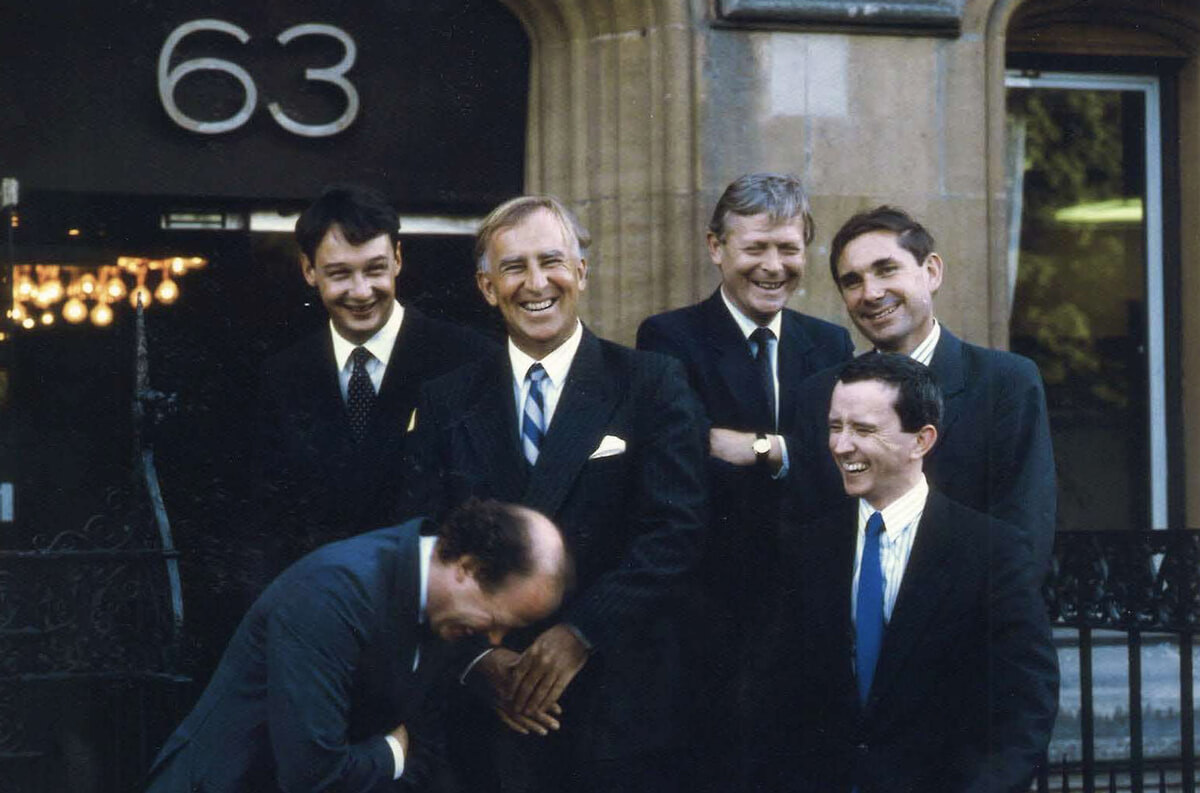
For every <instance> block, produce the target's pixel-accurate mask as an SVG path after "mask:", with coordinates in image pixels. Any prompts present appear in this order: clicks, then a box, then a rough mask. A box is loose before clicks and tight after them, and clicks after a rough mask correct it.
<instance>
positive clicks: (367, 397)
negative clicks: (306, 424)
mask: <svg viewBox="0 0 1200 793" xmlns="http://www.w3.org/2000/svg"><path fill="white" fill-rule="evenodd" d="M372 357H373V356H372V355H371V353H370V352H369V351H368V350H367V348H366V347H355V348H354V352H352V353H350V360H351V361H353V362H354V368H353V369H351V370H350V387H349V388H348V389H347V391H346V410H347V411H348V412H349V414H350V437H352V438H353V439H354V442H355V443H358V442H359V441H361V440H362V439H363V437H364V436H365V435H366V434H367V420H368V419H370V418H371V407H372V406H373V405H374V404H375V386H373V385H372V384H371V377H370V375H368V374H367V361H369V360H371V358H372Z"/></svg>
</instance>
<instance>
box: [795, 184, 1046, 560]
mask: <svg viewBox="0 0 1200 793" xmlns="http://www.w3.org/2000/svg"><path fill="white" fill-rule="evenodd" d="M829 267H830V272H831V273H832V275H833V279H834V282H835V283H836V284H837V287H838V291H839V293H840V294H841V296H842V300H843V301H845V303H846V311H847V313H848V314H849V315H850V319H851V320H852V321H853V322H854V324H855V326H857V327H858V329H859V330H860V331H861V332H862V334H863V335H864V336H866V337H867V339H869V340H870V341H871V343H872V344H873V345H874V346H875V349H876V350H877V351H878V352H888V353H897V354H901V355H908V356H910V357H912V358H913V359H915V360H916V361H918V362H920V363H922V364H925V365H926V366H928V367H929V370H930V372H932V374H933V377H934V380H935V381H937V383H938V385H939V386H940V387H941V390H942V393H943V395H944V398H945V403H946V415H945V418H944V420H943V427H942V433H941V441H940V442H939V443H938V445H937V448H935V449H934V451H933V453H932V454H931V455H930V456H929V459H928V460H927V461H926V465H925V472H926V474H927V475H928V477H929V481H930V482H932V483H933V484H934V485H935V486H937V487H938V488H940V489H941V490H942V492H944V493H945V494H946V495H948V496H950V497H951V498H953V499H955V500H957V501H960V502H961V503H963V504H965V505H967V506H969V507H971V508H973V509H977V510H979V511H980V512H985V513H987V514H988V515H991V516H992V517H994V518H998V519H1000V520H1003V521H1005V522H1007V523H1011V524H1012V525H1013V526H1016V528H1017V530H1018V531H1019V532H1020V537H1021V540H1022V542H1023V543H1024V544H1025V545H1026V546H1027V547H1028V549H1029V551H1030V559H1031V561H1032V563H1033V564H1034V565H1035V569H1036V570H1037V571H1038V572H1039V573H1040V572H1041V571H1044V570H1046V569H1047V566H1048V564H1049V559H1050V551H1051V548H1052V546H1053V543H1054V528H1055V506H1056V500H1057V491H1056V487H1055V479H1054V454H1053V452H1052V450H1051V445H1050V422H1049V418H1048V416H1047V412H1046V398H1045V394H1044V392H1043V389H1042V381H1041V376H1040V375H1039V374H1038V371H1037V367H1036V366H1035V365H1034V364H1033V362H1032V361H1030V360H1028V359H1027V358H1023V357H1021V356H1019V355H1015V354H1013V353H1010V352H1004V351H1000V350H990V349H987V348H985V347H979V346H976V345H974V344H968V343H967V342H965V341H962V340H960V339H959V338H957V337H956V336H954V335H953V334H952V333H951V332H950V331H949V329H948V328H946V327H944V326H943V325H941V324H940V323H939V322H938V321H937V319H936V318H935V317H934V309H933V298H934V295H935V294H936V293H937V291H938V289H939V288H940V287H941V285H942V278H943V274H944V271H945V265H944V263H943V262H942V258H941V256H939V255H938V254H937V252H936V251H935V250H934V241H933V237H932V235H930V233H929V232H928V231H927V230H926V229H925V228H924V226H922V225H921V224H920V223H918V222H917V221H916V220H915V219H913V218H912V217H911V216H910V215H909V214H908V213H906V212H904V211H903V210H901V209H897V208H895V207H889V206H881V207H877V208H875V209H873V210H870V211H867V212H862V213H859V214H857V215H855V216H854V217H852V218H850V219H849V220H848V221H846V223H845V224H843V226H842V228H841V229H840V230H839V231H838V233H837V234H836V235H834V238H833V243H832V245H831V247H830V258H829ZM832 389H833V374H832V372H831V371H830V372H823V373H820V374H818V375H816V376H814V377H812V378H810V379H809V380H808V381H807V382H805V383H804V386H803V389H802V394H801V397H800V399H799V410H800V412H799V416H798V418H797V426H798V430H797V431H798V433H800V434H801V436H802V438H803V441H802V442H801V443H799V446H800V447H801V448H803V449H804V450H805V454H806V457H805V459H804V460H802V461H801V462H800V464H799V465H797V466H796V467H795V468H794V469H793V473H794V479H793V485H794V487H793V490H794V491H795V493H796V496H797V508H798V510H801V511H808V512H810V513H811V512H812V511H813V510H812V509H811V507H812V506H813V505H819V504H820V503H821V502H822V500H823V499H824V498H827V497H832V498H836V497H837V494H838V493H839V492H840V481H839V477H838V472H837V470H836V468H835V467H834V466H833V465H832V462H831V461H830V459H829V457H828V456H827V455H823V454H820V453H819V451H818V450H819V449H820V448H821V439H822V437H823V435H824V432H825V418H826V416H825V407H826V406H827V405H828V402H829V394H830V392H831V390H832Z"/></svg>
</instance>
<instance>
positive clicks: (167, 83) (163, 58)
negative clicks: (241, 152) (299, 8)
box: [158, 19, 358, 138]
mask: <svg viewBox="0 0 1200 793" xmlns="http://www.w3.org/2000/svg"><path fill="white" fill-rule="evenodd" d="M202 30H211V31H216V32H218V33H226V34H228V35H230V36H233V37H234V38H236V39H237V40H238V41H239V42H241V43H242V44H245V43H246V42H247V41H249V40H250V34H249V33H247V32H246V31H245V30H244V29H243V28H241V27H238V26H237V25H234V24H232V23H230V22H224V21H222V20H220V19H195V20H192V21H191V22H185V23H183V24H182V25H180V26H179V27H177V28H175V30H173V31H171V35H169V36H167V40H166V42H165V43H164V44H163V48H162V51H161V52H160V53H159V54H158V96H159V99H161V100H162V106H163V110H165V111H167V115H168V116H170V117H171V120H172V121H174V122H175V123H176V124H178V125H179V126H181V127H183V128H184V129H186V130H190V131H192V132H199V133H201V134H204V135H219V134H221V133H223V132H232V131H233V130H235V129H237V128H238V127H240V126H242V125H243V124H245V123H246V122H247V121H248V120H249V119H250V116H251V115H252V114H253V113H254V109H255V108H256V107H257V106H258V88H257V87H256V86H255V85H254V78H252V77H251V76H250V73H249V72H247V71H246V70H245V69H243V68H242V67H241V66H239V65H238V64H236V63H233V62H232V61H227V60H224V59H222V58H192V59H191V60H186V61H183V62H181V63H179V64H176V66H175V68H171V55H172V54H173V53H174V52H175V48H176V47H178V46H179V42H181V41H183V39H184V38H185V37H187V36H190V35H191V34H193V33H196V32H199V31H202ZM301 36H329V37H330V38H334V39H337V40H338V42H340V43H341V45H342V53H343V54H342V59H341V60H340V61H338V62H337V63H336V64H334V65H333V66H328V67H325V68H312V69H305V70H304V77H305V79H307V80H312V81H314V82H321V83H331V84H332V85H335V86H337V87H338V88H339V89H341V91H342V93H343V94H345V96H346V110H345V111H344V112H343V113H342V114H341V115H340V116H338V117H337V118H336V119H334V120H333V121H330V122H328V123H325V124H305V123H302V122H300V121H297V120H296V119H294V118H292V117H291V116H289V115H288V114H287V113H285V112H283V108H282V107H280V106H279V103H278V102H271V103H269V104H268V105H267V109H268V110H269V111H271V117H272V118H274V119H275V123H277V124H278V125H279V126H281V127H283V128H284V129H286V130H287V131H288V132H291V133H292V134H294V135H302V136H304V137H306V138H327V137H329V136H330V135H336V134H338V133H339V132H341V131H342V130H344V129H346V128H347V127H349V126H350V125H351V124H353V123H354V119H355V118H357V117H358V91H357V90H356V89H355V88H354V85H353V84H352V83H351V82H350V81H349V80H347V79H346V77H345V75H346V72H348V71H350V67H352V66H353V65H354V59H355V57H356V56H357V55H358V48H357V47H356V46H355V44H354V39H352V38H351V37H350V34H349V33H347V32H346V31H344V30H342V29H341V28H337V27H334V26H333V25H325V24H321V23H307V24H303V25H295V26H293V27H290V28H288V29H287V30H285V31H283V32H282V33H280V34H279V35H278V36H277V37H276V41H278V42H279V43H280V44H283V45H285V46H286V45H287V44H288V42H290V41H291V40H292V39H296V38H300V37H301ZM200 71H213V72H224V73H225V74H228V75H229V76H230V77H233V78H234V79H235V80H237V81H238V82H239V83H241V86H242V92H243V94H244V97H243V101H242V106H241V107H240V108H239V109H238V111H237V112H236V113H234V114H233V115H232V116H230V117H229V118H223V119H220V120H219V121H200V120H198V119H195V118H192V117H191V116H189V115H187V114H186V113H184V112H183V111H182V110H180V109H179V106H178V105H176V104H175V88H176V86H177V85H178V84H179V81H180V80H182V79H183V78H184V77H187V76H188V75H189V74H191V73H192V72H200Z"/></svg>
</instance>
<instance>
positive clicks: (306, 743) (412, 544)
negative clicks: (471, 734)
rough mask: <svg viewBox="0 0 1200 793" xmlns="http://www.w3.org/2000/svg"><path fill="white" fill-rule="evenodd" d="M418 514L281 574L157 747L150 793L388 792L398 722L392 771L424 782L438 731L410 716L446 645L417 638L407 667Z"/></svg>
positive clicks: (416, 600) (412, 635) (414, 610)
mask: <svg viewBox="0 0 1200 793" xmlns="http://www.w3.org/2000/svg"><path fill="white" fill-rule="evenodd" d="M421 523H422V521H419V520H413V521H409V522H408V523H405V524H403V525H401V526H394V527H391V528H386V529H380V530H378V531H374V532H371V533H369V534H364V535H361V536H359V537H354V538H351V539H349V540H344V541H342V542H338V543H333V544H331V545H327V546H325V547H323V548H321V549H320V550H318V551H316V552H314V553H312V554H310V555H308V556H306V557H305V558H304V559H302V560H301V561H299V562H297V563H296V564H295V565H293V566H292V567H290V568H289V569H288V570H287V571H285V572H284V573H283V575H281V576H280V577H279V578H277V579H276V580H275V581H274V582H273V583H272V584H271V585H270V586H269V587H268V588H267V589H266V591H265V592H264V593H263V594H262V596H261V597H260V598H259V599H258V600H257V601H256V602H255V604H254V605H253V606H252V607H251V609H250V611H249V612H248V613H247V615H246V617H245V619H243V620H242V624H241V625H240V626H239V627H238V630H237V632H236V633H235V634H234V637H233V639H232V641H230V643H229V646H228V648H227V649H226V651H225V655H224V656H223V657H222V659H221V663H220V665H219V666H218V667H217V671H216V673H215V674H214V675H213V678H212V681H211V682H210V683H209V685H208V688H207V689H205V691H204V693H203V694H202V695H201V697H200V700H199V702H197V704H196V706H195V708H193V710H192V712H191V713H190V714H189V715H188V717H187V718H186V719H184V721H183V723H182V724H180V725H179V727H178V729H176V730H175V733H174V734H173V735H172V736H171V737H170V738H169V739H168V740H167V742H166V744H165V745H164V746H163V749H162V751H161V752H160V753H159V755H158V759H157V760H155V762H154V765H153V767H152V768H151V771H150V778H151V782H150V787H149V790H150V791H151V793H181V791H192V790H199V791H210V792H211V793H221V792H228V793H245V792H246V791H273V790H282V791H313V790H318V789H320V790H339V791H342V790H344V791H373V790H394V789H395V787H394V785H395V783H393V782H392V772H393V759H392V754H391V750H390V749H389V748H388V745H387V742H386V740H385V739H384V735H386V734H387V733H388V732H389V731H391V730H392V729H394V728H395V727H396V726H397V725H399V724H402V723H403V724H405V725H406V726H408V728H409V731H410V736H411V743H410V745H409V752H408V756H407V757H406V761H405V771H404V775H403V776H402V777H401V780H402V782H404V783H405V784H404V787H408V786H409V785H416V784H419V783H420V782H421V781H422V780H424V779H426V778H427V777H428V776H429V774H430V771H431V765H432V762H433V757H434V755H436V747H437V746H438V744H439V741H438V740H437V736H438V734H439V733H438V731H437V729H436V728H435V727H432V726H430V727H427V728H423V727H422V726H421V724H422V722H421V718H422V717H421V716H419V713H420V712H421V711H422V707H421V706H422V701H423V699H424V698H425V694H426V692H427V690H428V689H429V687H430V685H431V683H432V682H433V680H434V678H435V677H436V675H437V672H438V670H439V668H441V667H444V662H445V651H444V650H443V649H442V648H441V647H440V646H439V644H438V643H436V642H429V643H427V644H425V645H423V646H421V662H420V666H419V668H418V670H417V671H416V672H413V670H412V662H413V657H414V653H415V652H416V650H417V647H418V643H419V641H420V639H421V635H422V634H423V633H425V632H424V629H422V628H421V627H420V626H419V625H418V623H417V620H418V613H419V607H420V592H419V587H420V561H419V558H418V540H417V537H418V531H419V529H420V526H421ZM425 635H426V636H430V634H427V633H426V634H425ZM424 718H428V716H427V715H426V716H424Z"/></svg>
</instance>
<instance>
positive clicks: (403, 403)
mask: <svg viewBox="0 0 1200 793" xmlns="http://www.w3.org/2000/svg"><path fill="white" fill-rule="evenodd" d="M494 349H495V345H493V344H492V343H491V342H489V341H487V340H486V339H484V338H483V337H482V336H480V335H478V334H476V333H474V332H472V331H470V330H468V329H465V328H462V327H459V326H456V325H451V324H449V323H446V322H442V321H441V320H435V319H431V318H429V317H427V316H425V315H424V314H422V313H421V312H420V311H418V310H417V309H415V308H414V307H412V306H406V307H405V309H404V321H403V323H402V324H401V325H400V332H399V334H397V336H396V343H395V346H394V347H393V348H392V355H391V358H390V360H389V361H388V366H387V369H386V370H385V371H384V376H383V382H382V383H381V384H380V388H379V396H378V399H377V400H376V403H375V406H374V408H373V409H372V413H371V416H370V418H369V424H368V428H367V434H366V437H365V438H364V439H363V440H362V441H361V442H360V443H358V444H355V443H354V442H353V441H352V440H351V437H350V421H349V418H348V415H347V411H346V403H345V400H343V399H342V394H341V390H340V387H339V385H338V372H337V363H336V362H335V360H334V357H333V341H332V340H331V338H330V335H329V328H328V326H322V327H321V328H320V330H318V331H317V332H315V333H313V334H310V335H309V336H308V337H306V338H304V339H303V340H301V341H300V342H298V343H297V344H295V345H293V346H292V347H290V348H288V349H287V350H285V351H283V352H281V353H279V354H278V355H276V356H274V357H272V358H270V359H269V360H268V361H267V362H266V363H265V364H264V366H263V371H262V383H261V394H260V404H259V411H260V417H259V425H258V443H257V460H256V466H255V468H256V476H257V487H256V491H257V492H256V498H257V500H258V507H259V509H258V531H259V532H260V534H261V536H260V537H259V538H257V542H258V543H261V544H262V545H263V546H264V547H266V548H267V549H268V550H267V553H268V557H269V559H268V567H269V572H270V573H275V572H278V571H279V570H280V569H282V568H283V567H285V566H286V565H287V564H289V563H291V562H292V561H295V560H296V559H297V558H299V557H300V556H302V555H304V554H305V553H307V552H308V551H310V550H312V549H313V548H316V547H317V546H319V545H321V544H323V543H326V542H330V541H332V540H337V539H341V538H343V537H348V536H350V535H352V534H356V533H358V532H361V531H366V530H369V529H374V528H377V527H379V526H384V525H387V524H388V523H392V522H394V521H395V519H396V516H395V514H394V513H393V511H392V507H393V506H394V505H395V503H396V499H397V496H398V493H399V488H400V485H401V483H400V467H399V465H398V463H399V461H400V459H401V455H402V453H403V450H404V440H405V437H406V433H407V428H408V422H409V418H410V416H411V415H412V411H413V408H414V407H415V406H416V402H417V395H418V393H419V391H420V387H421V384H422V383H424V382H425V381H426V380H430V379H432V378H434V377H436V376H438V375H441V374H444V373H446V372H448V371H450V370H452V369H454V368H456V367H457V366H460V365H462V364H464V363H467V362H469V361H472V360H475V359H477V358H479V357H480V356H481V355H485V354H487V353H489V352H490V351H493V350H494ZM407 514H418V513H407Z"/></svg>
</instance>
